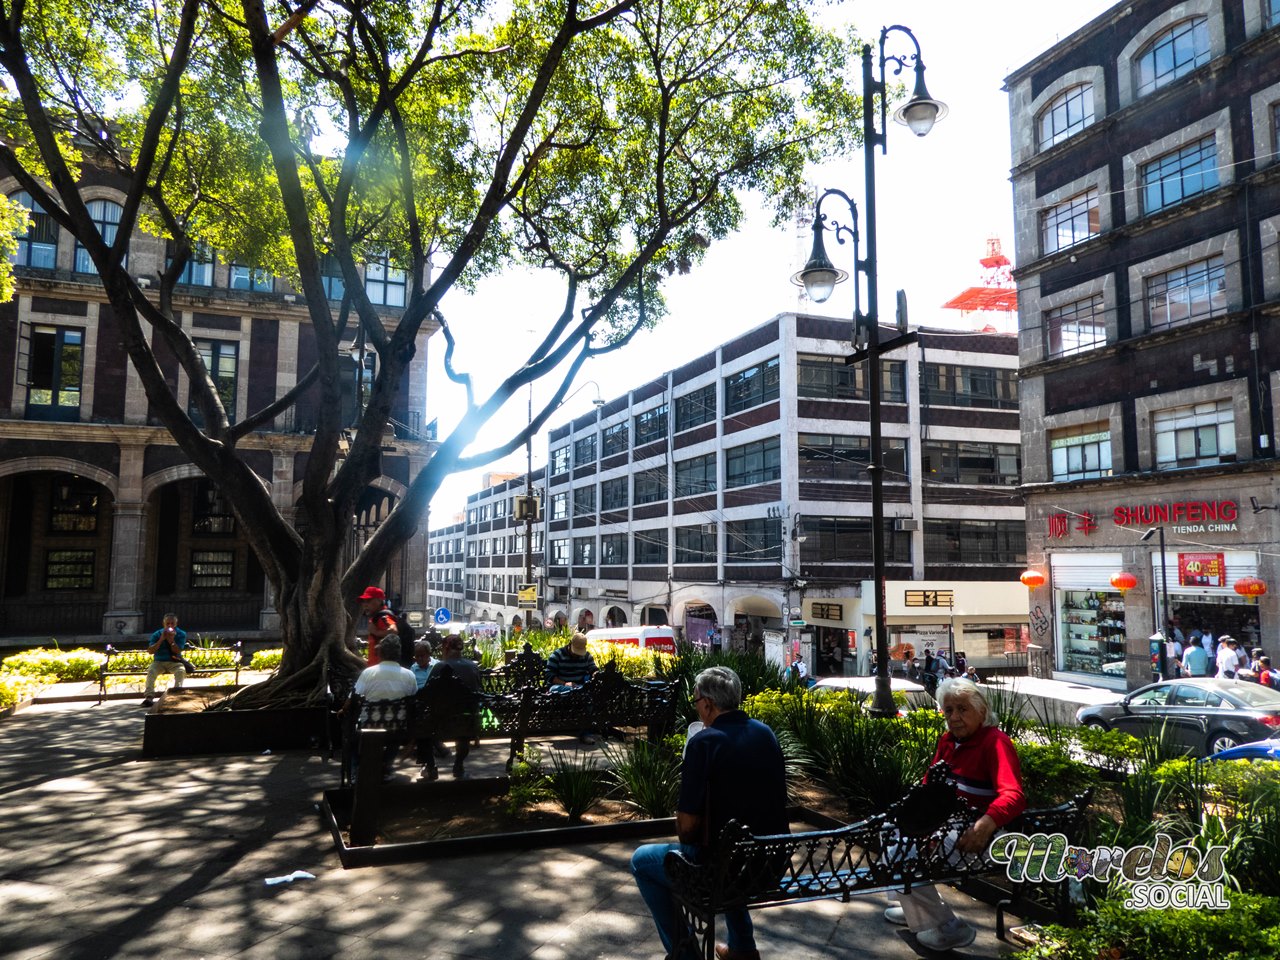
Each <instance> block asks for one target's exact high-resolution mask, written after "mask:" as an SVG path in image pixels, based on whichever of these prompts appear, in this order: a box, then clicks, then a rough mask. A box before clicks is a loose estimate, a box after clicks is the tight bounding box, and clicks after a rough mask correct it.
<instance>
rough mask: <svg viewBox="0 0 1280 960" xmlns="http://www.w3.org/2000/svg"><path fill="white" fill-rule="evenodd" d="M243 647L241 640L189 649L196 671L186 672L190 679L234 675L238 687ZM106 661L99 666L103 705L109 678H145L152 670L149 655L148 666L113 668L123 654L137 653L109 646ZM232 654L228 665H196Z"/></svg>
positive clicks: (100, 691)
mask: <svg viewBox="0 0 1280 960" xmlns="http://www.w3.org/2000/svg"><path fill="white" fill-rule="evenodd" d="M241 647H242V644H241V642H240V641H239V640H237V641H236V642H235V643H232V644H228V645H227V646H225V647H191V646H189V647H187V648H185V649H184V650H183V651H182V653H183V656H185V657H186V658H187V659H188V660H189V661H191V662H192V663H193V664H194V665H195V668H196V669H195V670H194V671H191V670H188V671H186V674H187V676H188V677H192V676H195V677H210V676H214V675H215V674H219V673H234V674H235V682H236V685H237V686H239V684H240V663H241ZM105 652H106V659H105V660H103V661H102V663H101V664H99V666H98V703H99V704H101V703H102V701H103V700H105V699H106V698H107V678H108V677H145V676H146V675H147V673H148V672H149V671H150V669H151V655H150V654H148V655H147V661H146V664H145V665H143V666H141V667H139V666H128V667H120V666H112V663H111V661H112V660H117V659H118V658H119V657H120V656H121V655H122V654H128V653H132V652H135V651H129V650H120V649H118V648H117V647H114V646H112V645H111V644H107V649H106V651H105ZM224 653H229V654H231V664H230V665H229V666H228V665H208V666H204V665H201V664H199V663H196V660H199V659H202V658H206V657H208V656H209V655H210V654H224Z"/></svg>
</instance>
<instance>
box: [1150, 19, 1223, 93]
mask: <svg viewBox="0 0 1280 960" xmlns="http://www.w3.org/2000/svg"><path fill="white" fill-rule="evenodd" d="M1209 56H1210V53H1209V20H1208V18H1207V17H1192V18H1191V19H1189V20H1183V21H1181V22H1179V23H1175V24H1174V25H1173V26H1171V27H1170V28H1169V29H1168V30H1165V31H1164V32H1163V33H1161V34H1160V35H1159V36H1157V37H1155V38H1154V39H1153V40H1152V41H1151V42H1150V43H1148V44H1147V45H1146V46H1145V47H1144V48H1143V49H1142V52H1141V53H1139V54H1138V56H1137V57H1136V58H1134V61H1133V89H1134V93H1135V96H1139V97H1141V96H1143V95H1144V94H1148V93H1150V92H1151V91H1152V90H1158V89H1159V88H1160V87H1163V86H1164V85H1165V84H1167V83H1172V82H1173V81H1174V80H1176V79H1178V77H1181V76H1182V75H1183V74H1186V73H1190V72H1191V71H1192V70H1194V69H1195V68H1196V67H1198V66H1200V65H1201V64H1202V63H1208V61H1209Z"/></svg>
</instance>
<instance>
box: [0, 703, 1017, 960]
mask: <svg viewBox="0 0 1280 960" xmlns="http://www.w3.org/2000/svg"><path fill="white" fill-rule="evenodd" d="M144 713H145V711H143V710H141V709H139V707H138V702H137V700H127V701H125V700H115V701H108V702H107V703H105V704H103V705H101V706H96V705H94V704H92V703H83V702H80V703H63V704H37V705H35V706H33V707H30V708H28V709H26V710H24V711H22V712H20V713H18V714H16V715H15V716H13V717H11V718H9V719H7V720H3V721H0V803H2V804H3V821H2V822H3V830H2V831H0V957H3V958H18V957H21V958H36V957H43V958H57V960H98V958H117V957H121V958H123V957H159V958H175V960H185V958H199V957H208V958H223V957H236V958H264V960H292V958H297V960H322V958H327V957H342V958H351V960H363V958H370V960H375V958H376V960H399V958H440V960H448V958H454V957H458V958H464V957H465V958H492V960H520V958H531V960H562V958H566V960H567V958H611V960H633V958H641V960H647V958H653V960H658V958H661V957H662V952H663V951H662V948H661V945H660V944H659V942H658V938H657V934H656V932H655V931H654V930H653V927H652V923H651V921H650V919H649V916H648V914H647V912H646V910H645V907H644V904H643V902H642V901H641V900H640V897H639V894H638V893H637V892H636V889H635V885H634V883H633V882H632V879H631V876H630V874H629V872H628V870H627V862H628V859H629V857H630V855H631V851H632V848H633V845H632V844H620V843H610V844H602V845H597V846H574V847H570V848H564V849H559V850H535V851H528V852H520V853H506V854H493V855H486V856H474V857H465V858H453V859H437V860H434V861H430V862H425V863H412V864H399V865H395V866H379V867H367V868H362V869H355V870H344V869H343V868H342V866H341V864H340V863H339V862H338V857H337V854H336V853H335V852H334V850H333V847H332V842H331V839H330V837H329V834H328V832H327V831H326V829H325V828H324V827H323V826H322V824H321V821H320V817H319V814H318V812H317V803H318V801H319V798H320V793H321V791H322V790H323V789H325V788H327V787H331V786H335V785H336V783H337V779H338V766H337V763H336V762H334V761H326V760H325V758H324V757H322V756H320V755H318V754H311V753H308V752H286V753H278V754H265V755H252V756H251V755H240V756H235V755H226V756H201V757H193V758H178V759H161V760H143V759H141V757H140V750H141V742H142V723H143V720H142V718H143V716H144ZM505 755H506V746H505V744H498V743H493V744H485V745H482V746H481V747H480V748H479V749H478V752H477V753H475V754H473V759H472V760H469V761H468V767H469V768H470V769H472V770H473V771H475V773H476V774H477V775H484V774H485V772H486V771H489V770H491V771H492V772H493V773H495V774H496V773H497V772H498V771H499V770H500V768H501V764H502V761H503V760H504V759H505ZM407 772H408V770H407V768H406V773H407ZM294 870H306V871H308V872H310V873H313V874H315V879H314V880H305V879H302V880H297V881H295V882H293V883H289V884H280V885H275V886H269V885H267V884H266V883H265V880H266V878H268V877H276V876H280V875H284V874H289V873H291V872H293V871H294ZM945 895H946V896H947V898H948V899H949V900H950V901H951V902H952V903H953V904H954V905H955V907H956V909H957V911H958V912H959V913H960V915H961V916H963V917H964V918H965V919H966V920H968V921H969V922H970V923H973V924H974V925H975V926H976V927H977V928H978V938H977V940H976V941H975V942H974V944H973V945H972V946H970V947H966V948H964V949H962V950H958V951H955V952H954V953H953V954H950V955H949V956H953V957H962V958H969V960H975V958H991V957H999V956H1004V955H1006V954H1007V953H1008V952H1010V948H1008V947H1007V946H1005V945H1004V944H1001V943H1000V942H999V941H998V940H997V939H996V937H995V916H994V911H993V910H992V909H991V908H989V907H987V906H986V905H984V904H981V903H978V902H976V901H973V900H971V899H969V898H968V897H965V896H963V895H961V894H960V893H958V892H956V891H955V890H951V889H948V890H947V891H946V893H945ZM882 908H883V901H882V900H880V899H878V898H864V899H862V900H859V901H855V902H853V903H850V904H839V903H833V902H823V903H816V904H804V905H795V906H789V907H785V908H781V909H776V910H767V911H761V912H757V913H756V914H754V916H755V918H756V929H757V939H758V942H759V946H760V951H761V955H762V956H763V957H765V958H786V960H810V958H817V957H825V958H849V960H864V958H889V960H898V958H903V960H910V958H917V957H934V956H939V955H937V954H931V953H930V952H929V951H928V950H926V949H925V948H923V947H920V946H918V945H917V944H916V942H915V940H914V938H913V937H912V936H911V935H910V934H908V933H907V932H906V931H905V930H904V929H903V928H901V927H895V926H891V925H890V924H887V923H885V922H884V920H883V919H882V918H881V915H880V914H881V910H882Z"/></svg>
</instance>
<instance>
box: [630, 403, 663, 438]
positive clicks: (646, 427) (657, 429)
mask: <svg viewBox="0 0 1280 960" xmlns="http://www.w3.org/2000/svg"><path fill="white" fill-rule="evenodd" d="M666 435H667V405H666V404H665V403H664V404H663V405H662V406H660V407H654V408H653V409H652V410H646V411H645V412H644V413H641V414H637V416H636V439H635V445H636V446H637V447H642V446H644V445H645V444H646V443H653V442H654V441H655V440H661V439H662V438H663V437H665V436H666Z"/></svg>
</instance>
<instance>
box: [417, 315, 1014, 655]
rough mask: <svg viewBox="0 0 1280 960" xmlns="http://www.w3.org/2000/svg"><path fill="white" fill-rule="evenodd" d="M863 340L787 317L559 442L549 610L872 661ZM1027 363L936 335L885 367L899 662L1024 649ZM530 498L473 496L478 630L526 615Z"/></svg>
mask: <svg viewBox="0 0 1280 960" xmlns="http://www.w3.org/2000/svg"><path fill="white" fill-rule="evenodd" d="M886 333H887V332H886ZM850 338H851V324H850V323H849V322H848V321H836V320H831V319H827V318H820V317H813V316H806V315H803V314H801V315H797V314H784V315H781V316H778V317H776V318H774V319H773V320H770V321H769V322H768V323H765V324H762V325H761V326H759V327H757V328H755V329H754V330H751V331H749V332H747V333H745V334H743V335H742V336H740V337H738V338H736V339H734V340H732V341H730V342H728V343H725V344H723V345H722V346H720V347H718V348H717V349H716V350H714V351H712V352H710V353H707V354H706V355H704V356H701V357H698V358H696V359H693V360H690V361H689V362H688V363H686V364H684V365H683V366H681V367H679V368H677V369H675V370H672V371H669V372H667V373H665V374H663V375H661V376H659V377H656V378H655V379H653V380H651V381H650V382H648V383H645V384H643V385H642V386H639V387H637V388H635V389H633V390H631V391H629V392H627V393H625V394H623V395H621V396H618V397H615V398H613V399H609V400H605V402H604V403H603V404H602V405H601V406H599V407H598V408H597V409H595V410H593V411H592V412H591V413H588V414H586V415H584V416H582V417H579V418H577V419H576V420H574V421H573V422H571V423H567V424H563V425H561V426H559V427H557V428H555V429H553V430H552V431H551V432H550V435H549V441H548V452H547V464H548V465H547V468H546V476H545V491H544V495H543V498H542V524H543V529H544V530H545V538H546V539H545V546H546V552H545V558H540V559H545V563H544V564H541V566H542V573H543V574H544V576H543V577H542V579H541V581H540V584H539V586H540V588H541V592H540V599H542V600H543V601H544V602H543V605H542V607H541V608H540V610H539V612H540V613H541V614H542V616H543V617H544V618H546V619H550V620H551V621H553V622H554V621H557V620H559V621H562V622H568V623H570V624H574V625H584V626H587V625H594V626H600V627H603V626H607V625H630V624H637V623H644V624H668V623H669V624H673V625H675V626H676V627H677V628H678V630H679V631H680V632H681V633H682V635H683V636H684V637H685V638H686V639H688V640H690V641H692V642H711V643H725V644H732V645H737V646H740V647H741V646H747V645H749V644H753V643H757V644H758V643H760V642H763V641H764V640H766V639H769V638H771V637H778V636H781V637H787V638H789V639H792V640H796V641H800V640H803V641H807V642H809V643H811V644H813V646H814V647H815V648H816V649H822V648H823V647H824V646H826V647H831V646H836V645H838V646H840V647H841V648H842V650H848V649H849V645H850V644H852V645H853V648H854V650H855V651H856V652H857V653H858V655H859V656H860V657H861V659H862V662H863V666H864V668H865V665H866V657H867V644H866V642H860V639H861V638H863V637H865V636H866V635H867V634H866V631H867V629H868V627H869V626H870V624H871V623H872V622H873V614H872V604H871V603H870V602H869V600H864V598H865V597H870V595H871V593H870V590H871V588H870V584H869V582H868V581H870V580H871V578H872V558H871V547H870V538H869V534H870V529H871V527H870V516H871V505H870V484H869V482H868V479H867V474H866V467H867V464H868V463H869V462H870V450H869V426H868V422H867V417H868V403H867V399H866V376H867V369H866V365H865V364H863V365H861V366H849V365H846V363H845V358H846V357H847V356H848V354H849V353H850V352H851V348H850ZM1016 349H1017V341H1016V338H1014V337H1012V336H1004V335H999V334H984V333H951V332H938V331H929V330H924V329H922V330H919V331H917V332H916V335H915V337H914V338H913V342H911V343H910V344H908V345H907V346H905V347H903V348H902V350H901V351H900V352H899V353H895V354H894V355H892V356H890V357H888V358H886V359H885V361H884V372H883V378H882V379H883V385H884V398H885V403H884V407H883V410H884V416H883V421H884V427H883V432H884V437H885V460H886V476H887V479H886V482H885V501H886V517H887V520H886V530H885V536H886V549H887V556H888V583H887V585H886V590H887V609H888V610H889V611H890V614H891V615H890V618H889V625H890V631H891V634H892V644H891V645H892V646H894V647H895V648H896V649H897V650H898V652H899V653H902V652H904V651H905V650H906V649H908V648H910V649H913V650H916V651H922V650H923V649H924V648H925V647H926V646H935V645H937V646H947V645H954V646H955V647H956V648H958V649H962V650H965V651H966V653H968V655H969V657H970V659H971V660H973V659H976V660H977V661H978V662H984V661H986V660H991V661H994V662H1003V654H1004V653H1005V651H1006V650H1008V649H1011V648H1016V647H1017V646H1018V645H1019V644H1025V631H1026V623H1027V607H1026V592H1025V590H1024V589H1023V588H1022V586H1021V585H1020V584H1019V583H1018V581H1017V577H1018V573H1019V572H1020V571H1021V569H1022V567H1023V565H1024V562H1025V555H1024V542H1025V540H1024V538H1025V531H1024V527H1023V514H1022V505H1021V499H1020V497H1019V496H1018V494H1017V487H1018V484H1019V483H1020V481H1021V475H1020V469H1019V455H1020V448H1019V434H1018V413H1017V409H1018V400H1017V379H1016V363H1017V356H1016ZM543 481H544V478H543V477H542V475H541V474H539V476H538V477H537V479H536V481H535V483H536V486H538V487H539V488H541V487H542V486H543V485H544V482H543ZM524 488H525V482H524V480H523V479H522V478H517V479H515V480H512V481H509V482H508V483H507V484H505V485H499V486H495V487H493V488H491V489H488V490H485V491H482V492H480V493H477V494H475V495H473V496H472V497H471V498H470V499H469V501H468V517H467V536H466V546H465V549H466V551H467V557H466V568H465V569H466V573H465V576H466V577H467V578H468V580H467V581H466V590H465V596H464V598H463V603H464V604H465V606H466V608H467V615H468V617H479V616H480V615H482V614H483V613H485V612H488V613H490V614H491V615H493V617H494V618H497V616H498V615H499V614H501V616H502V617H505V618H506V622H508V623H510V622H511V621H510V618H511V616H512V615H514V614H516V613H518V611H516V610H515V608H514V603H513V600H514V597H513V594H512V591H511V590H510V589H509V588H510V585H511V583H513V582H514V580H513V577H516V576H517V575H519V576H523V568H522V567H521V565H520V554H521V551H520V550H518V549H517V550H514V551H513V550H511V546H512V539H511V538H512V537H513V536H515V537H517V538H518V537H519V528H516V529H513V525H514V521H513V520H512V519H511V516H510V510H511V506H510V499H511V498H512V497H513V496H515V495H516V494H518V493H523V491H524ZM504 499H505V500H507V501H508V503H507V504H506V505H504V506H503V507H502V508H501V509H502V510H505V511H506V514H505V516H497V515H496V514H495V513H494V508H495V506H496V504H497V502H498V501H501V500H504ZM486 509H487V510H488V512H487V513H486V512H485V511H486ZM446 536H447V535H446V534H445V533H444V532H443V531H442V532H441V537H442V538H444V537H446ZM477 538H478V539H479V541H480V543H478V544H477V543H475V540H476V539H477ZM495 538H496V539H495ZM435 539H436V536H435V534H434V533H433V541H434V540H435ZM486 539H487V540H488V541H489V542H488V544H487V545H485V544H484V541H485V540H486ZM516 545H517V546H518V540H517V541H516ZM481 551H487V553H482V552H481ZM495 551H498V552H496V553H495ZM473 569H474V571H475V575H476V581H475V584H474V590H475V593H474V595H473V593H472V584H471V581H470V577H471V575H472V571H473ZM486 572H487V573H488V575H489V577H490V580H489V590H488V591H487V592H486V591H485V590H483V589H481V588H482V586H483V582H482V581H481V579H480V578H481V577H483V576H484V575H485V573H486ZM494 577H497V578H498V580H497V583H499V584H502V585H503V586H504V589H505V597H503V596H500V595H498V594H497V592H496V589H495V587H494V583H495V581H494V580H493V578H494ZM499 600H503V601H505V602H504V603H502V604H500V603H499ZM800 621H803V626H791V625H792V624H795V623H798V622H800ZM788 630H789V631H790V632H789V633H788ZM766 634H768V635H769V637H766Z"/></svg>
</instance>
